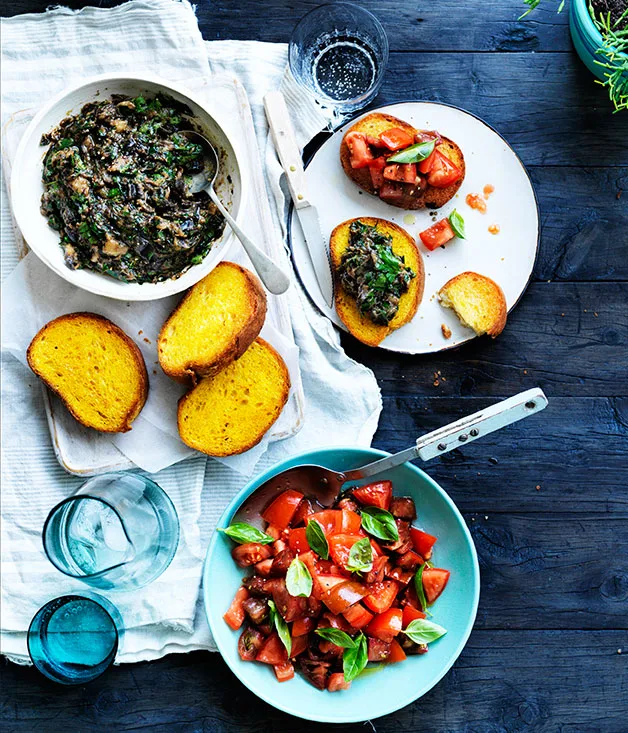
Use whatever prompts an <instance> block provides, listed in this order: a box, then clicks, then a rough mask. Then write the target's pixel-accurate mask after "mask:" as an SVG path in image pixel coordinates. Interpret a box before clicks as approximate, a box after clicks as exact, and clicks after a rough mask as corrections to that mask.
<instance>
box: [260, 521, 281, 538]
mask: <svg viewBox="0 0 628 733" xmlns="http://www.w3.org/2000/svg"><path fill="white" fill-rule="evenodd" d="M264 531H265V532H266V534H267V535H268V536H269V537H272V538H273V539H274V540H278V539H279V537H280V536H281V530H279V529H277V527H273V525H272V524H269V525H268V527H266V529H265V530H264Z"/></svg>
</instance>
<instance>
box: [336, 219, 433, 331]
mask: <svg viewBox="0 0 628 733" xmlns="http://www.w3.org/2000/svg"><path fill="white" fill-rule="evenodd" d="M359 220H360V221H361V222H364V224H368V225H369V226H376V227H377V228H378V230H379V231H381V232H384V233H385V234H390V236H391V237H392V244H391V246H392V250H393V252H394V253H395V254H396V255H397V256H399V257H403V258H404V262H405V264H406V265H407V266H408V267H410V268H412V270H413V271H414V272H415V274H416V277H414V278H412V280H411V281H410V286H409V288H408V290H407V291H406V292H405V293H404V294H403V295H402V296H401V298H400V299H399V310H398V311H397V313H396V314H395V317H394V318H393V319H392V320H391V321H390V323H389V324H388V325H387V326H380V325H378V324H376V323H373V321H371V319H370V318H368V316H365V315H362V313H360V311H359V310H358V307H357V305H356V303H355V300H354V299H353V298H352V297H351V296H350V295H349V294H348V293H347V292H346V291H345V290H344V289H343V287H342V286H341V285H340V282H339V281H338V278H337V277H335V279H336V287H335V296H334V297H335V301H336V312H337V313H338V315H339V317H340V320H341V321H342V322H343V323H344V324H345V326H346V327H347V329H348V330H349V333H351V334H353V336H355V338H357V339H358V340H359V341H361V342H362V343H363V344H367V346H378V345H379V344H380V343H381V342H382V341H383V340H384V339H385V338H386V336H388V334H390V333H392V332H393V331H395V330H396V329H398V328H401V326H405V324H406V323H408V322H409V321H411V320H412V319H413V318H414V315H415V313H416V311H417V308H418V307H419V304H420V302H421V299H422V298H423V287H424V285H425V272H424V270H423V258H422V257H421V253H420V252H419V250H418V247H417V246H416V244H415V241H414V239H413V238H412V237H411V236H410V235H409V234H408V232H406V231H405V229H402V228H401V227H400V226H397V224H394V223H393V222H392V221H387V220H386V219H376V218H375V217H371V216H360V217H359ZM354 221H356V220H355V219H349V220H348V221H344V222H343V223H342V224H338V226H337V227H336V228H335V229H334V230H333V232H332V233H331V238H330V240H329V249H330V252H331V263H332V268H333V270H334V274H335V273H336V271H337V270H338V267H339V266H340V262H341V259H342V254H343V252H344V251H345V250H346V249H347V246H348V245H349V227H350V226H351V223H352V222H354Z"/></svg>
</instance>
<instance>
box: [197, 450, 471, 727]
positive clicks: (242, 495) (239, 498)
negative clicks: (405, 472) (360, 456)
mask: <svg viewBox="0 0 628 733" xmlns="http://www.w3.org/2000/svg"><path fill="white" fill-rule="evenodd" d="M364 452H366V453H368V454H370V455H372V456H373V457H374V458H384V457H386V456H390V455H391V454H390V453H388V452H387V451H384V450H380V449H378V448H371V447H369V446H344V445H340V446H326V447H322V448H314V449H311V450H307V451H303V452H301V453H297V454H295V455H293V456H290V457H288V458H284V459H282V460H281V461H278V462H277V463H275V464H273V465H272V466H270V468H268V469H266V470H265V471H263V472H262V473H261V474H259V475H257V476H254V477H253V478H251V479H250V480H249V481H248V482H247V483H246V485H245V486H244V487H243V488H242V489H240V491H238V493H237V494H236V495H235V496H234V497H233V499H232V500H231V501H230V502H229V505H228V506H227V508H226V509H225V510H224V511H223V513H222V514H221V516H220V518H219V520H218V523H217V524H216V528H215V530H214V533H213V535H212V538H211V541H210V543H209V546H208V548H207V554H206V555H205V561H204V563H203V607H204V610H205V616H206V618H207V622H208V624H209V628H210V631H211V632H212V636H213V638H214V641H215V643H216V647H217V648H218V651H219V652H220V656H221V657H222V659H223V661H224V662H225V664H226V665H227V666H228V667H229V669H230V670H231V672H232V673H233V674H234V675H235V676H236V677H237V678H238V680H239V681H240V682H241V683H242V684H243V685H244V686H245V687H246V688H247V689H249V690H250V691H251V692H253V693H254V694H255V695H257V697H259V698H260V699H261V700H263V701H264V702H265V703H266V704H268V705H272V706H273V707H274V708H277V709H278V710H281V711H283V712H285V713H288V714H289V715H293V716H295V717H297V718H301V719H304V720H312V721H314V722H317V723H359V722H363V721H364V720H367V719H371V718H373V717H377V718H380V717H383V716H384V715H390V714H391V713H394V712H396V711H397V710H400V709H401V708H403V707H406V706H407V705H410V704H411V703H413V702H415V701H416V700H418V699H419V698H421V697H423V695H425V694H427V693H428V692H429V691H430V690H432V689H433V688H434V687H435V686H436V685H437V684H438V683H439V682H440V680H441V679H442V678H443V677H444V676H445V675H446V674H447V672H449V670H450V669H451V668H452V666H453V665H454V663H455V662H456V660H457V659H458V657H459V656H460V654H461V653H462V650H463V649H464V647H465V646H466V643H467V641H468V640H469V636H470V635H471V631H472V630H473V626H474V624H475V619H476V616H477V611H478V605H479V600H480V564H479V561H478V555H477V550H476V549H475V543H474V542H473V538H472V536H471V532H470V531H469V528H468V527H467V523H466V522H465V520H464V517H463V516H462V514H461V512H460V510H459V509H458V507H457V506H456V504H455V503H454V501H453V499H452V498H451V497H450V496H449V494H447V492H446V491H445V490H444V489H443V488H442V487H441V486H440V485H439V484H438V483H437V482H436V481H435V480H434V479H433V478H432V477H431V476H429V475H428V474H427V473H425V471H423V470H422V469H420V468H419V467H418V466H415V465H414V464H412V463H410V462H409V461H408V462H406V463H404V464H402V465H403V466H406V467H408V468H410V470H412V471H414V472H415V473H416V474H418V475H419V476H420V477H421V478H422V479H423V480H424V481H426V482H427V483H428V484H430V485H431V487H432V488H433V489H435V490H436V492H437V493H438V494H440V496H441V498H442V499H444V501H445V502H446V503H447V504H448V505H449V508H450V509H451V511H452V513H453V515H454V516H455V518H456V519H457V521H458V524H459V525H460V527H461V529H462V532H463V535H464V536H465V537H466V540H467V546H468V547H469V550H470V553H471V559H472V566H473V586H474V593H473V598H472V611H471V614H470V617H469V620H468V622H467V624H466V626H465V628H464V630H463V633H462V637H461V640H460V642H459V644H458V646H457V647H456V649H455V651H454V652H453V653H452V654H451V657H450V659H449V661H448V662H447V663H446V664H445V665H444V667H443V669H442V671H441V672H440V673H439V674H438V675H437V676H435V677H434V679H432V680H430V684H429V686H428V687H426V688H425V689H424V690H422V691H421V692H420V693H419V694H418V695H415V694H414V693H411V695H410V696H409V697H404V698H396V699H395V701H394V702H393V703H392V704H391V705H389V706H386V707H385V708H383V709H382V711H381V712H378V714H377V716H371V718H364V717H360V716H359V715H358V716H356V715H355V714H351V713H349V714H348V715H346V716H342V717H338V716H337V717H335V718H334V719H330V718H329V717H326V716H325V714H324V713H321V714H320V715H309V714H307V715H304V714H303V713H302V712H300V711H299V710H297V709H295V708H293V707H291V706H290V705H284V704H278V703H275V702H270V701H269V700H268V699H267V698H266V696H265V695H264V692H263V690H261V689H258V688H257V686H256V685H255V684H250V683H249V681H248V680H244V679H243V678H242V677H241V676H240V675H239V674H238V672H237V671H236V670H235V669H234V668H233V667H232V666H231V664H230V663H229V661H228V659H227V657H226V656H225V654H223V651H222V649H221V646H220V642H219V640H218V639H219V636H218V635H217V634H215V633H214V623H213V616H212V614H210V612H209V607H208V603H207V588H208V584H209V582H210V581H209V570H210V560H211V557H212V555H213V554H214V551H215V548H216V546H217V544H218V541H219V537H220V532H218V529H219V528H223V527H225V526H227V522H228V520H230V519H231V517H232V515H233V514H234V513H235V511H236V509H237V508H238V507H239V506H240V504H241V503H242V502H243V501H244V499H246V498H247V496H248V495H249V494H251V493H252V492H253V491H254V490H255V489H256V488H257V487H258V486H259V485H260V484H261V483H263V482H264V481H266V480H268V479H269V478H271V477H272V476H274V475H276V474H277V473H280V472H281V471H283V470H285V468H286V464H287V463H292V462H293V461H297V460H298V461H299V462H301V461H302V459H306V458H307V457H310V456H313V455H320V454H323V456H324V455H325V454H327V453H364ZM303 462H304V463H305V462H306V461H303ZM220 618H222V617H221V616H220ZM215 620H216V621H217V620H218V617H216V619H215ZM324 707H325V706H321V708H322V709H323V710H324ZM347 710H348V711H349V710H351V708H350V706H349V705H347Z"/></svg>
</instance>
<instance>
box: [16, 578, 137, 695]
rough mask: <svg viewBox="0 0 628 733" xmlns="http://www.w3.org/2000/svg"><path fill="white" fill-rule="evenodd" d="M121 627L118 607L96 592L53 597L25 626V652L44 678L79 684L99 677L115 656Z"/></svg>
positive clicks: (120, 640) (120, 641) (121, 633)
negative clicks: (27, 626) (29, 623)
mask: <svg viewBox="0 0 628 733" xmlns="http://www.w3.org/2000/svg"><path fill="white" fill-rule="evenodd" d="M123 634H124V627H123V624H122V618H121V616H120V613H119V611H118V609H117V608H116V607H115V606H114V605H113V604H112V603H110V602H109V601H108V600H107V599H106V598H103V597H102V596H99V595H97V594H96V593H89V592H88V593H87V594H85V595H79V594H74V595H68V596H61V597H60V598H55V599H54V600H52V601H49V602H48V603H46V605H45V606H42V608H40V609H39V611H37V613H36V614H35V616H34V618H33V620H32V621H31V625H30V627H29V629H28V636H27V642H28V653H29V654H30V657H31V659H32V660H33V664H34V665H35V666H36V667H37V669H38V670H39V671H40V672H41V673H42V674H44V675H46V677H48V678H49V679H51V680H53V681H54V682H59V683H61V684H63V685H80V684H84V683H86V682H91V681H92V680H94V679H96V677H99V676H100V675H101V674H102V673H103V672H104V671H105V670H106V669H107V668H108V667H109V666H110V665H111V664H112V663H113V660H114V659H115V657H116V653H117V651H118V648H119V647H120V646H121V643H122V637H123Z"/></svg>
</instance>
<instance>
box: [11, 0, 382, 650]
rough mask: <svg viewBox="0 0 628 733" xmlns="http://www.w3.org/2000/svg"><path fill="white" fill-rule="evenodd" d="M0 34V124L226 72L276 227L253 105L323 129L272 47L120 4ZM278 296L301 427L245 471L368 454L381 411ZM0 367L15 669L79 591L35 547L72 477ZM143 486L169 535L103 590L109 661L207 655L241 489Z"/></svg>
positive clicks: (21, 378)
mask: <svg viewBox="0 0 628 733" xmlns="http://www.w3.org/2000/svg"><path fill="white" fill-rule="evenodd" d="M1 30H2V38H3V47H2V53H3V57H2V64H1V72H2V103H3V124H4V123H5V122H6V120H7V119H8V117H9V116H10V115H11V114H13V113H15V112H17V111H18V110H20V109H26V108H32V107H37V106H38V105H40V104H42V103H43V102H44V101H45V100H46V99H48V98H49V96H51V95H52V94H55V93H57V92H58V91H60V90H61V89H63V88H64V87H65V86H67V85H69V84H71V83H73V82H75V81H76V80H77V79H79V78H82V77H87V76H92V75H95V74H99V73H105V72H113V71H124V70H126V69H133V70H134V71H142V70H144V71H151V72H152V73H155V74H161V75H162V76H164V78H167V79H171V80H175V81H182V82H183V83H185V80H186V79H188V78H193V77H197V76H199V75H201V76H202V75H207V74H208V73H209V71H210V69H211V71H212V72H214V73H215V72H218V71H223V72H229V73H231V74H232V75H233V76H237V77H238V78H239V79H240V80H241V81H242V82H243V84H244V85H245V87H246V89H247V92H248V93H249V96H250V99H251V104H252V107H253V113H254V117H255V122H256V131H257V135H258V141H259V142H260V147H261V149H262V150H263V151H265V154H266V163H267V175H268V184H269V187H270V189H271V190H272V192H273V195H274V197H275V200H276V202H277V219H276V223H277V225H279V224H281V225H284V224H285V209H284V207H285V200H284V195H283V193H282V189H281V187H280V185H279V177H280V170H279V169H278V164H277V161H276V158H275V156H274V152H273V151H272V148H270V147H266V140H267V130H266V127H265V121H264V118H263V112H262V108H261V98H262V96H263V94H264V93H265V92H266V91H267V90H269V89H273V88H277V87H279V86H280V84H281V85H282V87H283V88H284V91H285V92H286V93H287V99H288V103H289V107H290V111H291V113H292V118H293V121H294V122H295V124H296V127H297V135H298V138H299V141H300V143H301V144H304V143H305V142H307V140H309V139H310V138H311V137H312V136H313V135H314V134H315V133H316V132H317V130H318V129H320V127H321V126H322V118H321V117H320V116H319V115H318V113H317V110H316V108H315V106H314V105H313V104H312V103H311V101H310V100H309V99H307V98H306V97H305V96H304V95H303V94H302V93H301V91H300V90H298V89H297V88H296V87H295V85H294V83H293V82H292V81H291V80H290V79H288V78H284V71H285V66H286V46H285V45H275V44H261V43H253V42H251V43H248V42H247V43H241V42H230V41H227V42H214V43H206V44H204V45H203V42H202V39H201V35H200V33H199V30H198V26H197V24H196V19H195V17H194V13H193V10H192V7H191V6H190V5H189V4H188V3H187V2H176V1H175V0H132V2H129V3H127V4H125V5H122V6H119V7H116V8H113V9H108V10H104V9H99V8H85V9H83V10H81V11H79V12H77V13H74V12H72V11H69V10H67V9H63V8H57V9H54V10H52V11H48V12H47V13H46V14H42V15H27V16H16V17H14V18H10V19H4V20H3V21H2V28H1ZM0 254H1V260H2V275H3V278H4V277H6V275H7V274H8V273H9V272H10V271H11V270H13V269H14V268H15V266H16V265H17V261H18V258H17V250H16V246H15V240H14V236H13V232H12V227H11V221H10V216H9V212H8V208H7V204H6V196H3V201H2V247H1V248H0ZM291 290H292V295H291V303H290V311H291V317H292V326H293V331H294V335H295V339H296V342H297V346H298V347H299V351H300V366H301V372H302V378H303V385H304V391H305V399H306V406H305V423H304V427H303V429H302V430H301V432H300V433H299V434H297V435H296V436H295V437H294V438H291V439H289V440H286V441H283V442H279V443H275V444H272V445H271V446H270V447H269V448H268V450H267V451H266V453H265V454H264V455H263V457H262V458H261V460H260V462H259V464H258V466H257V469H258V470H263V469H264V468H265V467H267V466H269V465H271V464H272V463H275V462H276V461H278V460H280V459H282V458H284V457H286V456H289V455H293V454H295V453H297V452H300V451H304V450H309V449H312V448H315V447H316V446H321V445H334V444H335V445H341V444H350V445H355V444H360V445H368V444H370V441H371V439H372V436H373V433H374V432H375V429H376V427H377V421H378V417H379V413H380V411H381V398H380V395H379V390H378V387H377V383H376V381H375V379H374V376H373V374H372V373H371V372H370V371H369V370H368V369H366V368H364V367H362V366H360V365H358V364H356V363H355V362H353V361H352V360H350V359H348V358H347V357H346V355H345V354H344V352H343V350H342V348H341V347H340V345H339V339H338V334H337V332H336V331H335V330H334V329H333V327H332V326H331V324H330V323H329V321H327V320H326V319H325V318H323V317H322V316H320V314H318V312H317V311H315V310H314V309H313V307H312V306H311V305H310V303H309V301H308V299H307V297H306V296H305V295H304V294H303V293H302V292H301V291H300V288H298V287H293V288H292V289H291ZM24 305H25V307H26V305H27V304H24ZM17 318H19V311H18V315H17ZM17 330H19V324H18V327H17ZM2 362H3V380H2V421H3V423H2V427H3V430H2V440H3V446H2V447H3V465H2V508H1V509H2V527H1V529H2V535H1V537H0V550H1V552H2V555H1V563H2V565H1V573H0V576H1V583H2V585H1V593H2V594H1V597H0V604H1V606H2V614H1V616H0V652H1V653H4V654H7V655H9V656H10V658H11V659H13V660H15V661H18V662H22V663H26V662H27V661H28V657H27V654H26V646H25V631H26V629H27V627H28V624H29V622H30V619H31V618H32V616H33V615H34V613H35V611H36V610H37V608H39V607H40V606H41V605H42V604H43V603H45V602H46V601H47V600H49V599H50V598H53V597H55V596H58V595H61V594H62V593H64V592H68V591H76V590H80V589H81V588H85V587H86V586H83V585H82V584H81V583H72V582H71V581H69V580H68V579H67V578H65V577H64V576H62V575H61V574H60V573H58V572H57V571H56V570H55V569H54V568H53V567H52V565H50V563H48V561H47V560H46V558H45V556H44V554H43V550H42V546H41V528H42V525H43V521H44V518H45V516H46V515H47V513H48V511H49V509H50V508H51V507H52V506H53V505H54V504H55V503H56V502H58V501H59V500H60V499H62V498H63V497H65V496H68V495H69V494H71V493H72V492H73V491H74V490H75V489H76V487H77V486H78V485H79V484H80V480H79V479H77V478H75V477H72V476H68V475H67V474H66V473H65V472H64V471H63V470H62V469H61V468H60V466H59V465H58V463H57V461H56V459H55V457H54V453H53V451H52V447H51V444H50V436H49V433H48V429H47V425H46V419H45V414H44V410H43V405H42V398H41V392H40V386H39V383H38V381H37V380H36V379H35V377H34V376H33V375H32V373H31V372H30V371H29V370H28V369H27V368H26V367H24V366H23V364H21V363H20V362H19V361H18V360H16V359H15V358H14V357H13V356H12V355H10V354H9V353H5V352H4V351H3V354H2ZM153 478H154V479H155V480H156V481H157V483H159V484H160V485H161V486H162V487H163V488H164V489H165V490H166V491H167V492H168V494H169V495H170V497H171V498H172V500H173V502H174V503H175V506H176V508H177V511H178V513H179V519H180V522H181V529H182V539H181V544H180V548H179V551H178V552H177V555H176V556H175V559H174V560H173V563H172V565H171V566H170V568H169V569H168V570H167V571H166V572H165V573H164V574H163V575H162V576H161V577H160V578H159V579H158V580H157V581H155V582H154V583H152V584H151V585H149V586H148V587H146V588H144V589H142V590H140V591H135V592H132V593H109V594H107V595H108V597H109V598H110V599H111V600H112V601H113V602H114V603H115V604H116V605H117V606H118V607H119V609H120V611H121V613H122V616H123V619H124V622H125V627H126V636H125V641H124V646H123V649H122V652H121V654H119V656H118V660H117V661H122V662H134V661H141V660H147V659H155V658H158V657H160V656H162V655H164V654H167V653H171V652H175V651H179V652H184V651H190V650H192V649H215V646H214V643H213V640H212V639H211V636H210V634H209V630H208V627H207V623H206V620H205V616H204V611H203V608H202V603H201V597H202V594H200V595H199V586H200V574H201V570H202V558H203V555H204V552H205V550H206V547H207V543H208V541H209V537H210V535H211V532H212V530H213V528H214V526H215V525H216V522H217V520H218V518H219V517H220V514H221V513H222V511H223V510H224V507H225V506H226V504H227V503H228V501H229V499H230V498H231V497H232V496H233V495H234V493H235V492H237V491H238V490H239V489H240V488H241V487H242V485H243V484H244V482H245V479H244V478H243V476H242V475H241V474H238V473H236V472H235V471H234V470H232V469H231V468H229V467H227V466H225V465H223V464H221V463H219V462H217V461H213V460H207V461H206V460H205V459H204V458H192V459H190V460H186V461H184V462H183V463H180V464H178V465H176V466H172V467H170V468H168V469H166V470H164V471H161V472H160V473H157V474H156V475H154V476H153ZM182 580H183V582H181V581H182ZM197 601H198V602H197Z"/></svg>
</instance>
